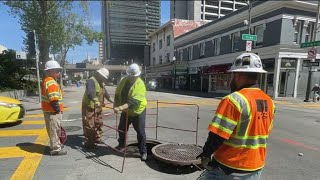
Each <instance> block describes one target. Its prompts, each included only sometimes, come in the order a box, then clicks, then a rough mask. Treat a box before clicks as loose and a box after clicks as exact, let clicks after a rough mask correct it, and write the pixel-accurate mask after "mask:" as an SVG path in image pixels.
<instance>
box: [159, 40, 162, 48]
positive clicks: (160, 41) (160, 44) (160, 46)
mask: <svg viewBox="0 0 320 180" xmlns="http://www.w3.org/2000/svg"><path fill="white" fill-rule="evenodd" d="M159 49H162V39H160V40H159Z"/></svg>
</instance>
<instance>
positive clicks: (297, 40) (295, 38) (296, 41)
mask: <svg viewBox="0 0 320 180" xmlns="http://www.w3.org/2000/svg"><path fill="white" fill-rule="evenodd" d="M302 26H303V22H302V20H297V22H296V24H295V25H294V34H293V43H294V44H300V43H301V35H302V30H303V28H302ZM297 27H298V31H297Z"/></svg>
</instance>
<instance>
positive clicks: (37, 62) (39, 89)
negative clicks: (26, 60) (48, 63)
mask: <svg viewBox="0 0 320 180" xmlns="http://www.w3.org/2000/svg"><path fill="white" fill-rule="evenodd" d="M33 33H34V41H35V47H36V48H35V49H36V68H37V79H38V94H39V103H41V87H40V71H39V49H38V42H37V36H36V31H35V30H33Z"/></svg>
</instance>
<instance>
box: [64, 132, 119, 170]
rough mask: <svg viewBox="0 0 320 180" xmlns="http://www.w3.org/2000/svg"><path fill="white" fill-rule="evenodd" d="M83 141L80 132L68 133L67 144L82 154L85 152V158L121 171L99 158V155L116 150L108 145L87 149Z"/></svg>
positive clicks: (109, 153) (108, 153)
mask: <svg viewBox="0 0 320 180" xmlns="http://www.w3.org/2000/svg"><path fill="white" fill-rule="evenodd" d="M83 142H84V136H83V135H79V134H74V135H68V137H67V141H66V143H65V146H69V147H71V148H72V149H76V150H77V151H79V152H80V153H81V154H83V155H84V156H85V158H87V159H91V160H92V161H93V162H95V163H97V164H100V165H103V166H106V167H109V168H111V169H114V170H116V171H118V172H120V170H118V169H116V168H114V167H112V166H111V165H110V164H108V163H106V162H105V161H103V160H102V159H100V158H99V157H101V156H105V155H111V154H113V155H114V154H115V152H114V151H113V150H112V149H110V148H108V147H106V146H101V145H98V146H96V147H95V148H94V149H86V148H85V147H84V146H83Z"/></svg>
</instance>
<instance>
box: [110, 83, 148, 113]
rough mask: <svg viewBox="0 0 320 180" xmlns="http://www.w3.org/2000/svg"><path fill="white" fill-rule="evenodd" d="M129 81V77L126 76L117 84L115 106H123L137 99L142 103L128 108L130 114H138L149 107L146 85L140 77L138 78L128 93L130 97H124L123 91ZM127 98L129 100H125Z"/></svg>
mask: <svg viewBox="0 0 320 180" xmlns="http://www.w3.org/2000/svg"><path fill="white" fill-rule="evenodd" d="M127 81H128V77H124V78H122V79H121V81H120V83H119V85H118V86H117V89H116V92H115V98H114V107H117V106H121V105H123V104H125V103H128V102H130V101H135V100H137V101H139V102H140V104H139V105H137V106H134V107H132V108H129V110H128V115H129V116H136V115H139V114H141V113H142V112H143V111H144V110H145V109H146V107H147V99H146V86H145V84H144V82H143V81H142V80H141V79H140V78H138V79H137V80H136V81H135V82H134V84H133V85H132V86H131V88H130V90H129V93H128V97H127V98H123V97H122V96H121V92H122V90H123V88H124V86H125V84H126V82H127ZM125 99H127V102H125Z"/></svg>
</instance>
